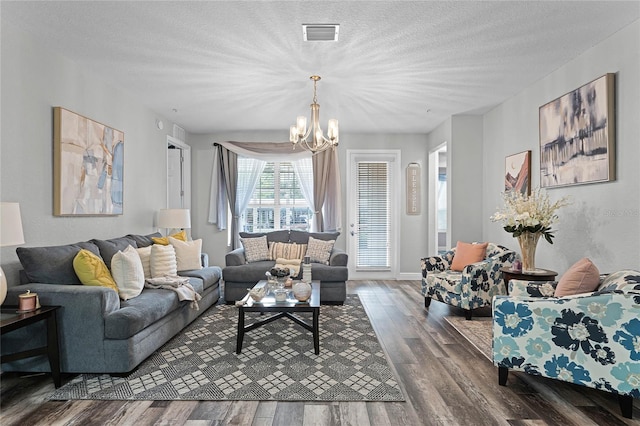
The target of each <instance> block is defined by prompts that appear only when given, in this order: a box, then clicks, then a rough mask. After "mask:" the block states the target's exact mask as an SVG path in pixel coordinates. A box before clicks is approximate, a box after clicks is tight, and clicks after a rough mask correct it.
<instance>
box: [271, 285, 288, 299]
mask: <svg viewBox="0 0 640 426" xmlns="http://www.w3.org/2000/svg"><path fill="white" fill-rule="evenodd" d="M273 293H274V294H275V297H276V302H286V301H287V290H285V289H283V288H277V289H275V290H274V291H273Z"/></svg>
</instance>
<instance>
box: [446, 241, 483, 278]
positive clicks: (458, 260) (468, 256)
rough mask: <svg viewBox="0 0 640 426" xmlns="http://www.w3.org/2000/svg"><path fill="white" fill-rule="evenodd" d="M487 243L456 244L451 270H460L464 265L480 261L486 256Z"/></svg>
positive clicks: (459, 242)
mask: <svg viewBox="0 0 640 426" xmlns="http://www.w3.org/2000/svg"><path fill="white" fill-rule="evenodd" d="M488 245H489V243H473V244H469V243H463V242H461V241H458V244H456V254H455V256H453V262H451V270H452V271H462V270H463V269H464V267H465V266H467V265H471V264H472V263H476V262H481V261H483V260H484V258H485V257H486V256H487V246H488Z"/></svg>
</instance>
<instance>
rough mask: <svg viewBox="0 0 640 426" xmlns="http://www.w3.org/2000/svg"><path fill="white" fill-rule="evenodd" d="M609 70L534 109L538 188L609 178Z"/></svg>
mask: <svg viewBox="0 0 640 426" xmlns="http://www.w3.org/2000/svg"><path fill="white" fill-rule="evenodd" d="M614 98H615V74H613V73H609V74H605V75H603V76H602V77H600V78H597V79H596V80H593V81H592V82H590V83H587V84H585V85H584V86H582V87H580V88H578V89H576V90H574V91H572V92H569V93H567V94H566V95H563V96H561V97H559V98H558V99H555V100H553V101H551V102H549V103H548V104H546V105H543V106H541V107H540V111H539V119H540V186H541V187H554V186H566V185H577V184H585V183H595V182H607V181H611V180H615V120H616V118H615V99H614Z"/></svg>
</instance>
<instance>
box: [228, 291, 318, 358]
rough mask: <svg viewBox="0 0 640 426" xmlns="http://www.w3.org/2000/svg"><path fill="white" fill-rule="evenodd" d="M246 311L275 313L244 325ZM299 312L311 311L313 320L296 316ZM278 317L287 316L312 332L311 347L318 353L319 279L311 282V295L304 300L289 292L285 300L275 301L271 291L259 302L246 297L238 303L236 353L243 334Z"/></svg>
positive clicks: (238, 350) (239, 350)
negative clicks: (309, 321) (307, 320)
mask: <svg viewBox="0 0 640 426" xmlns="http://www.w3.org/2000/svg"><path fill="white" fill-rule="evenodd" d="M266 284H267V281H266V280H263V281H260V282H259V283H258V284H256V287H258V286H264V285H266ZM246 312H260V313H268V312H271V313H275V315H272V316H270V317H268V318H266V319H264V320H260V321H256V322H254V323H253V324H250V325H247V326H245V325H244V314H245V313H246ZM300 312H311V313H312V314H313V321H312V323H311V324H309V323H307V322H305V321H304V320H302V319H300V318H299V317H297V316H296V315H295V314H296V313H300ZM279 318H289V319H290V320H291V321H293V322H295V323H296V324H298V325H300V326H302V327H303V328H305V329H306V330H309V331H311V332H312V333H313V348H314V350H315V353H316V355H318V354H320V327H319V318H320V281H312V282H311V297H310V298H309V300H307V301H306V302H298V301H297V300H295V299H294V298H293V295H292V294H290V295H289V297H288V298H287V300H286V301H285V302H276V300H275V297H274V295H273V294H272V293H269V294H268V295H266V296H265V297H264V298H263V299H262V300H261V301H260V302H255V301H254V300H253V299H251V298H248V299H246V300H245V302H244V303H240V304H238V338H237V343H236V353H237V354H239V353H240V352H241V351H242V341H243V340H244V334H245V333H246V332H248V331H251V330H253V329H255V328H258V327H261V326H263V325H265V324H268V323H270V322H272V321H275V320H277V319H279Z"/></svg>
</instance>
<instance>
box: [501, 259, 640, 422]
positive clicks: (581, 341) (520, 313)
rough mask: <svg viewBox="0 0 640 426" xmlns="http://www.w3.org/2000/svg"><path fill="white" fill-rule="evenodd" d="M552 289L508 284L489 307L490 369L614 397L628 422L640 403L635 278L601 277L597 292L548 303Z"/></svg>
mask: <svg viewBox="0 0 640 426" xmlns="http://www.w3.org/2000/svg"><path fill="white" fill-rule="evenodd" d="M555 286H556V282H527V281H518V280H511V281H510V287H509V296H497V297H496V298H494V300H493V363H494V364H495V365H497V366H498V377H499V379H498V382H499V384H500V385H503V386H504V385H506V382H507V376H508V372H509V370H516V371H524V372H526V373H528V374H533V375H538V376H543V377H549V378H553V379H557V380H562V381H565V382H569V383H575V384H579V385H582V386H588V387H592V388H595V389H600V390H603V391H607V392H611V393H614V394H617V395H618V399H619V402H620V408H621V411H622V415H623V416H624V417H627V418H631V417H632V411H633V398H640V271H634V270H623V271H618V272H615V273H613V274H610V275H606V276H601V282H600V285H599V286H598V288H597V290H596V291H595V292H591V293H583V294H578V295H573V296H565V297H559V298H556V297H553V294H554V289H555Z"/></svg>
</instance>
